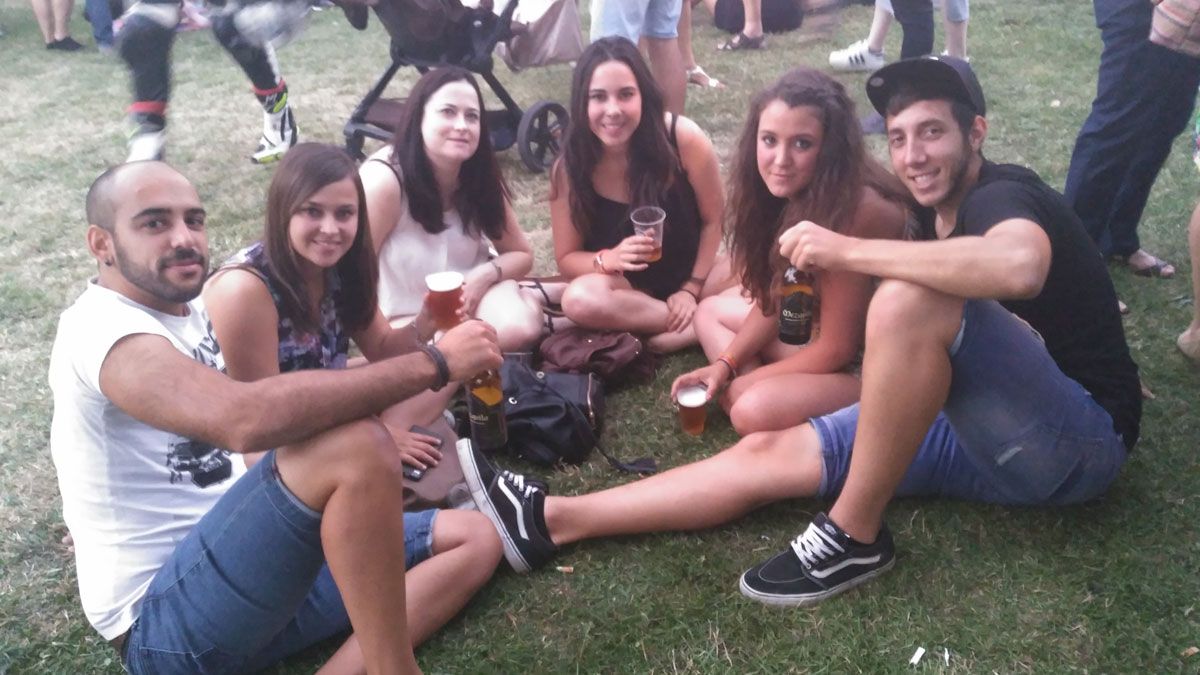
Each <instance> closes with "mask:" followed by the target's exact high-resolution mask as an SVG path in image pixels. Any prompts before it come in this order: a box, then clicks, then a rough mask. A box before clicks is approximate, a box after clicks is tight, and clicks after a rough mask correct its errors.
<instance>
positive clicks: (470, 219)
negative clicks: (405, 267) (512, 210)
mask: <svg viewBox="0 0 1200 675" xmlns="http://www.w3.org/2000/svg"><path fill="white" fill-rule="evenodd" d="M451 82H466V83H467V84H469V85H471V88H472V89H474V90H475V96H476V98H477V100H478V101H479V146H478V147H477V148H475V154H473V155H471V156H470V157H468V158H467V160H466V161H465V162H463V165H462V168H460V169H459V170H458V185H459V188H458V193H457V194H454V195H449V196H450V197H451V198H452V201H453V203H454V208H455V210H457V211H458V215H459V216H460V217H461V218H462V223H463V227H464V228H466V230H467V232H468V233H469V234H473V235H477V234H481V233H482V234H484V235H486V236H487V237H488V238H489V239H492V240H497V239H503V238H504V229H505V226H506V225H507V223H508V221H507V218H506V214H507V210H506V208H505V207H506V205H507V204H508V200H509V192H508V184H507V183H506V182H505V181H504V174H502V173H501V172H500V164H499V163H498V162H497V161H496V153H495V151H494V150H493V149H492V138H491V134H490V132H489V131H488V115H487V111H486V110H485V109H484V107H483V94H482V93H480V91H479V84H478V83H477V82H475V77H474V76H473V75H471V73H470V71H468V70H466V69H464V68H459V67H458V66H443V67H441V68H437V69H434V70H431V71H429V72H428V73H425V74H424V75H422V76H421V79H419V80H417V83H416V84H414V85H413V88H412V89H411V90H410V91H409V93H408V99H407V100H406V101H405V103H404V108H403V109H402V110H401V111H400V118H399V119H398V120H397V121H396V133H395V135H394V136H393V137H392V158H391V162H392V163H393V164H395V165H396V166H397V167H399V169H400V175H401V176H402V177H403V180H404V186H403V187H404V199H405V200H407V202H408V212H409V213H410V214H412V217H413V220H415V221H417V222H418V223H420V224H421V227H422V228H424V229H425V231H426V232H428V233H430V234H437V233H439V232H442V231H444V230H445V229H446V222H445V220H443V218H442V194H441V193H440V192H439V191H438V184H437V179H436V178H435V177H434V175H433V165H432V164H430V162H429V155H428V154H427V153H426V151H425V141H424V139H423V138H422V136H421V123H422V122H424V121H425V104H426V103H428V102H429V99H430V98H432V97H433V95H434V94H436V93H437V91H438V90H439V89H441V88H442V87H444V86H446V85H447V84H450V83H451Z"/></svg>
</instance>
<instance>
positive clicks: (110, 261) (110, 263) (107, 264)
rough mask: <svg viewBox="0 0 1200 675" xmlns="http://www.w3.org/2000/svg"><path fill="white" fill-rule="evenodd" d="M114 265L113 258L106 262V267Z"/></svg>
mask: <svg viewBox="0 0 1200 675" xmlns="http://www.w3.org/2000/svg"><path fill="white" fill-rule="evenodd" d="M112 264H113V261H112V258H109V259H108V260H105V261H104V266H105V267H112Z"/></svg>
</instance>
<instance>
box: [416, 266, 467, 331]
mask: <svg viewBox="0 0 1200 675" xmlns="http://www.w3.org/2000/svg"><path fill="white" fill-rule="evenodd" d="M463 281H464V279H463V275H462V273H461V272H434V273H433V274H428V275H426V276H425V286H426V287H427V288H428V289H429V295H427V296H425V304H426V306H427V307H429V315H430V317H432V318H433V324H434V325H435V326H437V327H438V330H450V329H451V328H454V327H455V326H457V325H458V322H459V319H458V308H459V307H460V306H461V305H462V294H463Z"/></svg>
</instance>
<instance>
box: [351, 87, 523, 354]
mask: <svg viewBox="0 0 1200 675" xmlns="http://www.w3.org/2000/svg"><path fill="white" fill-rule="evenodd" d="M359 173H360V175H361V176H362V182H363V187H364V189H365V190H366V196H367V214H368V217H369V219H370V224H371V238H372V240H373V241H374V243H375V247H376V251H377V253H378V256H379V268H380V269H379V304H380V308H381V309H382V310H383V314H384V316H385V317H387V319H388V320H389V321H391V322H392V323H393V325H396V324H403V323H407V322H408V321H411V320H412V317H413V316H415V315H416V314H417V312H419V311H420V309H421V303H422V302H423V301H424V298H425V291H426V289H425V275H427V274H430V273H432V272H442V271H446V270H452V271H456V272H462V274H463V276H464V277H465V279H466V282H465V285H464V287H463V308H464V310H465V311H466V313H467V315H469V316H474V317H478V318H480V319H483V320H484V321H487V322H488V323H490V324H492V326H494V327H495V328H496V331H497V333H498V334H499V336H500V348H501V349H502V350H504V351H525V350H528V349H529V348H530V347H532V345H533V344H534V342H536V341H537V339H538V338H539V337H540V336H541V333H542V327H543V318H542V306H541V300H542V295H541V292H540V291H536V290H533V289H522V288H520V287H519V286H518V285H517V283H516V281H515V280H516V279H520V278H522V277H524V276H525V275H527V274H528V273H529V271H530V269H532V267H533V252H532V249H531V248H530V246H529V242H528V241H527V240H526V239H525V233H524V232H522V231H521V227H520V225H518V224H517V219H516V215H515V213H514V212H513V209H512V205H511V203H510V202H509V191H508V186H507V184H506V183H505V182H504V177H503V176H502V175H501V173H500V167H499V166H498V164H497V162H496V157H495V153H494V152H493V151H492V145H491V141H490V140H489V136H488V127H487V120H486V117H485V116H484V115H483V98H482V96H481V94H480V92H479V86H478V85H477V84H476V82H475V78H474V77H473V76H472V75H471V73H470V72H468V71H466V70H464V69H462V68H458V67H453V66H448V67H445V68H439V69H437V70H432V71H430V72H428V73H426V74H425V75H424V76H422V77H421V79H420V80H418V81H417V83H416V84H415V85H414V86H413V88H412V91H411V92H410V94H409V97H408V100H407V102H406V103H405V106H404V109H403V111H402V112H401V114H400V119H399V121H398V124H397V125H396V135H395V140H394V141H393V143H392V144H391V145H390V146H388V147H386V148H384V149H382V150H380V151H379V152H377V153H375V154H374V155H372V156H371V157H370V158H369V159H368V160H367V161H366V162H364V163H363V165H362V168H361V169H360V170H359Z"/></svg>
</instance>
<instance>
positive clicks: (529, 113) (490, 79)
mask: <svg viewBox="0 0 1200 675" xmlns="http://www.w3.org/2000/svg"><path fill="white" fill-rule="evenodd" d="M517 3H518V0H511V1H510V2H509V4H508V5H507V6H506V7H505V8H504V10H503V11H502V12H501V13H500V14H499V15H496V14H494V13H493V12H492V11H491V9H490V8H487V7H481V8H470V7H464V6H463V5H462V4H461V3H460V2H459V0H379V2H378V4H376V5H374V9H375V15H376V16H377V17H378V18H379V20H380V21H381V22H382V23H383V25H384V28H385V29H386V30H387V32H388V35H390V36H391V58H392V63H391V65H390V66H388V68H387V70H386V71H385V72H384V73H383V75H382V76H381V77H380V78H379V81H378V82H376V83H375V86H374V87H372V88H371V90H370V91H369V92H368V93H367V95H366V96H365V97H364V98H363V100H362V102H361V103H359V104H358V107H356V108H355V109H354V112H353V113H352V114H351V115H350V119H349V121H347V122H346V126H345V128H344V133H345V136H346V150H348V151H349V152H350V154H351V155H353V156H355V157H357V158H359V159H362V158H363V156H364V155H363V151H362V149H363V142H364V140H365V139H366V138H374V139H376V140H382V141H386V140H389V139H390V138H391V137H392V133H393V131H394V129H393V128H392V126H391V125H392V123H393V121H394V120H396V119H397V118H398V116H399V112H400V108H401V106H402V105H403V101H402V100H398V99H387V98H382V96H383V92H384V89H386V88H387V86H388V83H390V82H391V80H392V78H393V77H394V76H395V74H396V71H398V70H399V69H400V68H401V67H402V66H413V67H414V68H416V69H417V70H418V71H420V72H422V73H424V72H426V71H428V70H430V69H433V68H437V67H438V66H443V65H457V66H461V67H463V68H466V69H467V70H470V71H471V72H473V73H475V74H477V75H479V76H480V77H481V78H483V80H484V82H486V83H487V84H488V86H489V87H491V89H492V91H493V92H494V93H495V94H496V97H497V98H499V99H500V101H501V102H502V103H503V104H504V107H503V108H502V109H498V110H486V111H484V114H485V115H487V123H488V128H489V130H490V132H491V141H492V147H494V148H495V149H496V150H498V151H499V150H507V149H508V148H510V147H512V146H513V145H514V144H515V145H516V146H517V151H518V152H519V153H520V155H521V160H522V161H523V162H524V164H525V166H527V167H529V169H530V170H531V171H534V172H539V173H540V172H542V171H545V170H546V169H548V168H549V167H550V165H551V164H552V163H553V162H554V159H555V157H557V156H558V152H559V141H560V139H561V137H562V132H563V130H564V129H565V127H566V124H567V109H566V108H564V107H563V106H562V105H560V104H558V103H556V102H554V101H538V102H537V103H535V104H533V105H532V106H531V107H529V108H528V109H525V110H522V109H521V106H519V105H517V102H516V101H514V100H513V99H512V97H511V96H510V95H509V93H508V91H507V90H505V89H504V85H502V84H501V83H500V81H499V80H497V79H496V76H495V74H493V72H492V65H493V61H492V51H493V50H494V49H495V48H496V45H497V43H500V42H503V41H507V40H509V39H510V38H512V37H513V36H514V33H513V29H512V19H513V12H515V11H516V8H517Z"/></svg>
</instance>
